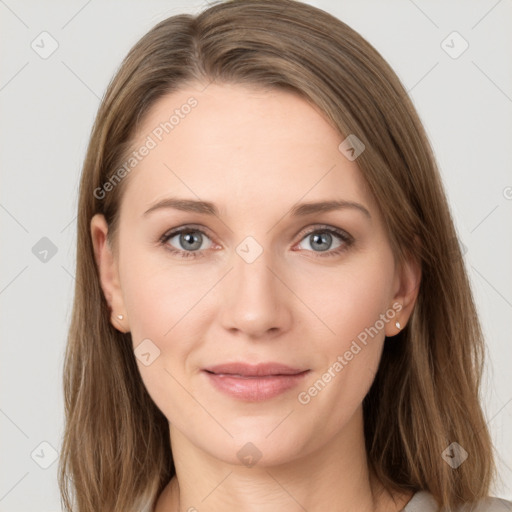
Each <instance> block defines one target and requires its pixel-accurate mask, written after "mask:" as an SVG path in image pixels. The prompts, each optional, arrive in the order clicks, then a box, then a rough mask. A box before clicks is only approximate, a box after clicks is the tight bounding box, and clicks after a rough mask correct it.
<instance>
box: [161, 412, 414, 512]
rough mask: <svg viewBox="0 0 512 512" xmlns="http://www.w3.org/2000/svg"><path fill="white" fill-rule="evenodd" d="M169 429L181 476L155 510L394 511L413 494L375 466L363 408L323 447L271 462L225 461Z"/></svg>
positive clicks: (170, 485)
mask: <svg viewBox="0 0 512 512" xmlns="http://www.w3.org/2000/svg"><path fill="white" fill-rule="evenodd" d="M170 430H171V448H172V452H173V458H174V464H175V468H176V476H175V477H173V478H172V479H171V481H170V482H169V484H168V485H167V487H166V488H165V489H164V491H163V492H162V494H161V495H160V497H159V499H158V502H157V506H156V508H155V512H191V511H199V510H200V511H201V512H218V511H219V510H222V511H223V512H231V511H237V512H241V511H242V512H255V511H257V512H273V511H275V510H287V511H290V512H304V511H305V510H307V511H308V512H319V511H324V510H336V511H337V512H356V511H357V512H388V511H389V512H391V511H399V510H402V508H403V507H404V506H405V504H406V503H407V501H408V500H409V499H410V497H411V494H410V493H402V494H400V495H398V494H395V495H394V496H392V495H391V494H390V493H388V492H387V491H386V490H385V489H384V488H383V486H382V485H381V484H380V482H378V480H377V479H376V478H375V476H374V475H373V474H372V473H371V472H370V469H369V467H368V464H367V458H366V450H365V442H364V436H363V428H362V412H359V413H358V414H356V415H355V416H354V418H352V420H351V422H350V423H349V424H348V425H347V428H346V429H344V430H343V432H341V433H340V434H338V435H337V436H336V437H334V438H332V439H331V440H330V442H329V443H327V444H326V445H324V446H322V447H321V448H320V449H318V450H316V451H313V452H311V453H308V454H307V455H304V456H302V457H299V458H296V459H294V460H291V461H290V460H288V461H286V462H283V463H281V464H277V465H271V466H259V465H258V464H256V465H255V466H252V467H246V466H243V465H234V464H229V463H226V462H224V461H220V460H218V459H216V458H214V457H211V456H210V455H209V454H207V453H205V452H204V451H203V450H200V449H198V448H197V447H196V446H194V445H193V444H192V443H190V441H189V440H188V439H187V438H186V437H185V436H184V435H183V433H181V432H180V431H178V430H177V429H175V428H173V426H172V425H170Z"/></svg>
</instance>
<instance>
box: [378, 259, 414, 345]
mask: <svg viewBox="0 0 512 512" xmlns="http://www.w3.org/2000/svg"><path fill="white" fill-rule="evenodd" d="M397 270H398V271H397V274H396V277H395V294H394V297H393V300H392V306H391V307H392V309H393V310H394V311H395V316H394V318H393V319H392V320H391V321H390V322H387V323H386V329H385V332H386V336H395V335H396V334H398V333H399V332H400V331H401V330H403V328H404V327H405V325H406V324H407V322H408V320H409V318H410V316H411V314H412V312H413V309H414V305H415V304H416V299H417V297H418V293H419V290H420V284H421V263H420V262H419V261H418V260H417V259H416V258H415V257H414V256H412V255H411V256H407V257H406V259H405V260H404V261H403V262H402V263H401V264H400V265H398V268H397ZM397 321H398V322H400V329H399V328H398V327H396V325H395V322H397Z"/></svg>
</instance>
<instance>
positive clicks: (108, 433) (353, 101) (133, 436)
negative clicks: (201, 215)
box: [59, 0, 495, 512]
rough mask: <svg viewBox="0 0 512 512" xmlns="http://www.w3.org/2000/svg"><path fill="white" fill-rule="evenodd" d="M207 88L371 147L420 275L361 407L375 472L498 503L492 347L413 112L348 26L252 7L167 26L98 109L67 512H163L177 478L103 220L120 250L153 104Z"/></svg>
mask: <svg viewBox="0 0 512 512" xmlns="http://www.w3.org/2000/svg"><path fill="white" fill-rule="evenodd" d="M196 81H200V82H202V83H205V84H207V83H209V82H211V81H216V82H219V83H234V84H251V85H258V86H262V87H265V88H284V89H287V90H290V91H295V92H297V93H299V94H301V95H302V97H304V98H305V99H306V100H307V101H309V102H311V103H312V104H314V105H316V106H317V107H318V108H319V109H320V111H321V112H323V113H324V114H325V116H326V118H327V119H328V121H329V122H331V123H332V125H333V126H334V127H335V128H336V129H337V130H338V131H339V133H340V135H343V136H344V137H345V136H348V135H349V134H356V136H357V137H358V138H359V139H360V140H362V141H363V143H364V144H365V146H366V149H365V150H364V151H363V153H361V155H360V156H359V157H358V159H357V164H358V166H359V168H360V170H361V172H362V174H363V176H364V177H365V179H366V183H367V184H368V186H369V188H370V189H371V192H372V193H373V195H374V197H375V198H376V201H377V204H378V206H379V208H380V211H381V213H382V216H383V219H384V221H385V227H386V230H387V234H388V237H389V240H390V244H391V247H392V249H393V252H394V254H395V257H396V259H397V261H403V258H404V257H405V256H406V255H412V256H413V257H414V258H416V259H417V261H419V262H420V263H421V269H422V280H421V285H420V289H419V292H418V298H417V302H416V305H415V308H414V311H413V313H412V316H411V318H410V321H409V323H408V324H407V326H406V327H405V329H403V331H401V332H400V333H399V334H398V335H397V336H395V337H394V338H393V340H392V342H391V340H389V342H388V341H387V340H386V341H385V345H384V352H383V355H382V359H381V364H380V367H379V370H378V373H377V375H376V378H375V381H374V383H373V385H372V387H371V389H370V391H369V393H368V395H367V396H366V397H365V399H364V402H363V410H364V425H365V438H366V446H367V453H368V461H369V463H370V465H371V467H372V468H373V469H374V471H375V473H376V475H377V476H378V478H379V479H380V480H381V481H382V482H383V483H384V485H385V486H386V487H387V488H388V489H390V490H393V489H395V490H400V489H401V490H410V491H417V490H427V491H430V492H431V493H432V494H433V495H434V497H435V498H436V500H437V501H438V503H439V505H440V506H443V507H446V509H447V510H449V509H450V508H452V507H455V506H456V505H458V504H460V503H463V502H470V501H474V500H476V499H479V498H481V497H484V496H486V495H488V492H489V487H490V484H491V482H492V479H493V478H494V474H495V466H494V461H493V453H492V444H491V440H490V436H489V432H488V429H487V426H486V422H485V419H484V416H483V413H482V410H481V406H480V403H479V386H480V379H481V372H482V367H483V356H484V342H483V335H482V331H481V327H480V324H479V321H478V318H477V313H476V308H475V304H474V302H473V298H472V292H471V289H470V284H469V280H468V276H467V274H466V270H465V266H464V261H463V258H462V254H461V250H460V247H459V243H458V239H457V234H456V231H455V229H454V223H453V220H452V217H451V213H450V210H449V207H448V204H447V200H446V196H445V192H444V190H443V186H442V183H441V179H440V175H439V171H438V169H437V165H436V162H435V158H434V156H433V152H432V150H431V147H430V144H429V141H428V139H427V136H426V134H425V131H424V129H423V126H422V124H421V122H420V119H419V117H418V114H417V113H416V111H415V109H414V107H413V105H412V102H411V101H410V99H409V97H408V96H407V93H406V91H405V89H404V87H403V86H402V84H401V83H400V81H399V79H398V77H397V76H396V74H395V73H394V72H393V70H392V69H391V68H390V66H389V65H388V64H387V63H386V61H385V60H384V59H383V58H382V56H381V55H380V54H379V53H378V52H377V51H376V50H375V49H374V48H373V47H372V46H371V45H370V44H369V43H368V42H367V41H366V40H365V39H363V38H362V37H361V36H360V35H359V34H358V33H357V32H356V31H354V30H353V29H351V28H350V27H349V26H347V25H346V24H345V23H343V22H342V21H340V20H338V19H336V18H334V17H333V16H331V15H329V14H328V13H326V12H324V11H322V10H320V9H317V8H314V7H312V6H309V5H306V4H303V3H300V2H296V1H293V0H239V1H227V2H223V3H217V4H214V5H213V6H211V7H209V8H208V9H206V10H205V11H203V12H202V13H200V14H198V15H197V16H192V15H178V16H172V17H170V18H168V19H166V20H164V21H162V22H161V23H159V24H158V25H156V26H155V27H154V28H153V29H152V30H151V31H149V32H148V33H147V34H146V35H145V36H144V37H143V38H142V39H141V40H140V41H139V42H138V43H137V44H136V45H135V46H134V47H133V48H132V50H131V51H130V52H129V54H128V55H127V57H126V58H125V60H124V61H123V63H122V66H121V67H120V69H119V71H118V72H117V74H116V75H115V77H114V78H113V80H112V81H111V83H110V85H109V87H108V89H107V91H106V94H105V96H104V98H103V101H102V103H101V106H100V108H99V111H98V114H97V117H96V121H95V124H94V127H93V130H92V134H91V138H90V143H89V147H88V151H87V155H86V158H85V163H84V167H83V172H82V177H81V183H80V191H79V205H78V230H77V236H78V240H77V268H76V288H75V298H74V305H73V314H72V321H71V325H70V330H69V339H68V345H67V349H66V356H65V368H64V396H65V413H66V426H65V433H64V438H63V445H62V453H61V459H60V466H59V485H60V489H61V494H62V500H63V504H64V507H65V510H67V511H71V510H74V511H77V512H86V511H87V512H92V511H94V512H130V511H136V510H139V509H140V508H141V506H143V504H144V503H154V502H155V501H156V498H157V497H158V495H159V493H160V492H161V491H162V489H163V487H164V486H165V485H166V484H167V482H168V481H169V479H170V478H171V477H172V476H173V475H174V474H175V470H174V465H173V459H172V453H171V450H170V442H169V426H168V422H167V419H166V418H165V416H164V415H163V414H162V412H161V411H160V410H159V409H158V408H157V407H156V405H155V404H154V403H153V401H152V400H151V398H150V396H149V395H148V393H147V391H146V389H145V387H144V384H143V382H142V379H141V377H140V374H139V371H138V368H137V364H136V362H135V358H134V354H133V350H132V344H131V339H130V334H129V333H128V334H122V333H120V332H119V331H118V330H116V329H115V328H114V327H113V326H112V325H111V323H110V320H109V318H110V312H109V306H108V304H107V302H106V300H105V297H104V295H103V293H102V290H101V287H100V281H99V274H98V270H97V266H96V263H95V258H94V250H93V244H92V239H91V233H90V221H91V218H92V216H93V215H94V214H96V213H102V214H103V215H105V218H106V220H107V223H108V225H109V239H110V240H111V241H112V242H115V233H116V226H117V221H118V213H119V204H120V198H121V197H122V193H123V188H124V186H125V182H126V180H124V181H121V182H120V183H119V184H118V185H117V186H116V187H114V188H113V190H112V191H111V192H109V193H108V194H106V195H105V196H104V197H102V196H100V195H99V194H98V193H95V191H97V190H98V189H101V187H102V186H103V184H105V183H106V182H108V181H109V180H111V179H112V178H113V177H114V174H115V173H116V171H117V170H118V169H119V166H121V165H122V162H123V161H125V159H126V155H127V154H128V152H129V151H130V150H133V147H132V144H133V140H134V137H135V136H136V135H137V127H138V126H139V123H140V121H141V119H142V118H143V116H144V115H145V114H146V113H147V112H148V110H149V109H150V108H151V107H152V106H153V105H154V104H155V102H157V101H158V100H159V98H161V97H162V96H163V95H165V94H168V93H171V92H172V91H175V90H177V89H179V88H181V87H183V86H184V85H185V84H187V83H193V82H196ZM340 140H341V139H340ZM452 442H457V443H458V444H459V445H461V446H462V447H463V448H464V450H465V451H466V452H467V453H468V454H469V458H468V460H467V461H465V462H464V463H463V464H461V465H460V466H459V467H458V468H456V469H455V468H452V467H451V466H450V465H449V464H447V463H446V462H445V460H443V457H442V452H443V451H444V450H445V449H446V448H447V447H448V446H449V445H450V444H451V443H452Z"/></svg>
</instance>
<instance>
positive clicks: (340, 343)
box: [91, 84, 421, 512]
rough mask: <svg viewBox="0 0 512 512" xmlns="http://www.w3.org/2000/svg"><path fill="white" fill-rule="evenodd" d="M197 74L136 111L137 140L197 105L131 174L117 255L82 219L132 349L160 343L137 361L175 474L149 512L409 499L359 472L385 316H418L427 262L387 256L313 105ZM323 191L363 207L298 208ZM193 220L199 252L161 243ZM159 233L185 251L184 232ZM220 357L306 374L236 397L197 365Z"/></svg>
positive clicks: (100, 222)
mask: <svg viewBox="0 0 512 512" xmlns="http://www.w3.org/2000/svg"><path fill="white" fill-rule="evenodd" d="M204 87H205V84H193V85H189V86H187V88H184V89H182V90H180V91H178V92H174V93H172V94H168V95H167V96H165V97H164V98H162V99H160V100H159V101H158V102H157V103H156V104H155V105H154V106H153V108H152V109H151V111H150V112H149V114H148V115H147V116H146V118H145V119H144V122H143V123H142V125H141V127H140V129H139V132H138V142H137V144H135V146H134V147H139V146H140V143H142V142H143V141H144V140H145V138H146V137H147V135H148V134H150V133H151V132H152V130H153V129H154V128H155V127H156V126H158V125H159V124H160V123H161V122H163V121H164V120H166V119H168V118H169V112H172V111H173V110H174V109H175V108H179V107H180V105H183V104H184V103H186V101H187V99H188V98H189V97H190V96H194V98H196V99H197V101H198V105H197V107H195V109H193V110H192V111H191V112H190V114H189V115H188V116H186V117H185V118H184V119H182V120H180V123H179V124H178V125H177V126H175V128H174V130H173V131H172V132H171V133H170V134H168V135H166V136H165V137H164V138H163V140H162V141H161V142H160V143H159V144H158V145H157V147H156V148H154V149H152V150H151V151H150V153H149V155H147V156H146V157H145V158H144V159H142V161H141V162H140V163H139V164H138V165H137V166H136V168H135V169H134V170H133V171H131V174H130V175H129V176H128V177H127V178H125V179H128V180H129V181H128V183H126V185H127V187H126V189H125V193H124V196H123V198H122V202H121V213H120V224H119V231H118V238H117V243H118V246H117V248H118V250H117V251H113V250H112V249H111V247H110V245H109V244H108V243H106V234H107V231H108V227H107V225H106V223H105V220H104V218H103V216H101V215H96V216H95V217H94V218H93V219H92V221H91V235H92V238H93V242H94V246H95V252H96V259H97V263H98V266H99V268H100V278H101V285H102V288H103V291H104V293H105V296H106V298H107V301H108V302H109V304H110V305H111V308H112V317H111V321H112V323H113V325H114V326H115V327H116V328H117V329H119V330H120V331H122V332H128V331H130V332H131V334H132V340H133V348H134V349H135V348H136V347H137V346H138V345H139V344H140V343H141V342H142V340H145V339H150V340H151V342H152V343H153V344H154V345H156V346H157V347H158V349H159V350H160V355H159V356H158V357H157V358H156V359H155V360H154V361H153V362H152V363H151V364H150V365H149V366H145V365H144V364H142V363H141V362H140V361H139V360H137V364H138V367H139V370H140V373H141V376H142V379H143V381H144V384H145V386H146V388H147V390H148V392H149V394H150V396H151V397H152V399H153V400H154V401H155V403H156V404H157V406H158V407H159V408H160V410H161V411H162V412H163V413H164V414H165V416H166V417H167V419H168V420H169V423H170V442H171V447H172V451H173V456H174V462H175V466H176V471H177V478H176V477H174V478H173V479H172V480H171V481H170V482H169V484H168V485H167V487H166V488H165V489H164V491H163V492H162V494H161V495H160V498H159V500H158V503H157V506H156V509H155V510H156V511H157V512H164V511H168V512H171V511H172V512H174V511H178V510H179V511H180V512H181V511H187V510H194V509H191V508H190V507H194V508H195V509H197V510H200V511H219V510H222V511H225V512H229V511H235V510H236V511H240V510H242V511H259V512H267V511H275V510H287V511H292V512H293V511H303V510H304V509H306V510H307V511H308V512H316V511H320V510H328V509H329V510H332V508H333V504H336V505H335V506H336V510H338V511H345V512H350V511H358V512H362V511H363V512H364V511H392V510H401V509H402V508H403V507H404V506H405V504H406V503H407V501H408V500H409V499H410V498H411V494H410V493H406V492H404V493H401V494H400V493H394V494H390V493H389V492H387V491H385V490H384V489H383V488H382V486H381V485H380V483H379V482H378V481H377V480H376V478H375V477H374V475H373V474H372V473H371V472H370V471H369V468H368V465H367V462H366V451H365V446H364V436H363V416H362V401H363V398H364V396H365V395H366V393H367V391H368V390H369V388H370V385H371V383H372V381H373V378H374V375H375V372H376V370H377V368H378V364H379V360H380V356H381V353H382V348H383V343H384V337H385V336H388V337H392V336H394V335H395V334H397V332H398V329H397V327H395V321H396V320H397V319H398V320H399V321H400V323H401V325H402V328H403V326H405V324H406V323H407V320H408V318H409V316H410V314H411V312H412V309H413V306H414V302H415V300H416V297H417V290H418V285H419V282H420V278H421V273H420V269H419V267H418V265H417V263H416V262H414V261H408V262H406V264H405V265H403V266H401V267H399V266H398V265H397V264H396V262H395V259H394V257H393V254H392V251H391V248H390V245H389V241H388V239H387V237H386V234H385V231H384V227H383V223H382V218H381V216H380V213H379V211H378V208H377V204H376V203H375V200H374V199H373V197H372V196H371V195H370V194H369V193H368V191H367V189H366V188H365V182H364V180H363V177H362V174H361V171H360V170H359V168H358V166H357V160H355V161H350V160H348V159H347V158H346V157H345V156H344V155H343V154H342V153H341V152H340V151H339V150H338V145H339V144H340V143H341V142H342V140H343V139H344V137H342V136H340V134H339V133H337V131H336V130H335V129H334V128H333V127H332V126H331V125H330V124H329V123H328V122H327V121H326V119H325V118H324V116H323V115H322V114H321V113H320V111H319V110H318V109H317V108H316V107H313V106H311V105H310V104H309V103H307V102H306V101H305V100H304V99H302V98H300V97H299V96H298V95H295V94H293V93H290V92H284V91H278V90H272V91H269V90H262V89H258V88H254V87H247V86H241V85H226V84H211V85H209V86H208V87H207V88H206V89H204ZM203 89H204V90H203ZM171 195H172V196H178V197H180V198H187V199H196V200H197V199H199V198H200V199H201V200H205V201H211V202H213V203H215V205H217V207H218V209H219V216H211V215H206V214H202V213H191V212H184V211H179V210H176V209H171V208H163V209H158V210H155V211H154V212H152V213H150V214H148V215H144V212H145V211H146V210H148V209H149V208H150V207H151V206H152V205H154V204H155V203H156V202H158V201H160V200H161V199H163V198H165V197H168V196H171ZM331 199H343V200H347V201H354V202H357V203H359V204H361V205H363V206H364V207H365V208H366V209H367V210H368V211H369V213H370V215H371V218H369V217H367V216H366V215H365V214H363V213H362V212H361V211H359V210H357V209H356V208H345V209H341V210H336V211H330V212H320V213H313V214H310V215H308V216H306V217H297V218H293V217H292V216H291V215H290V209H291V208H292V207H293V206H294V205H295V204H296V203H298V202H313V201H320V200H331ZM189 224H194V225H195V227H196V228H197V227H198V226H197V225H199V227H200V228H202V229H203V231H204V232H205V235H203V238H202V240H203V243H202V245H201V246H200V247H201V248H200V250H199V252H202V254H203V256H202V257H199V258H180V257H179V256H178V255H174V254H172V253H171V252H170V251H168V250H167V249H166V248H165V243H164V244H162V243H159V239H160V238H161V237H162V235H163V234H165V233H166V232H169V231H170V230H171V229H172V228H176V227H180V226H184V225H189ZM319 224H320V226H319ZM322 225H327V226H331V227H335V228H339V229H341V230H344V231H345V232H346V233H348V234H349V235H350V236H351V237H353V240H354V241H353V243H352V244H347V243H346V242H344V241H343V240H341V239H338V238H337V237H336V235H332V239H331V240H330V241H329V240H328V241H327V243H326V244H327V251H330V252H331V253H332V252H333V251H334V250H336V249H337V248H338V247H340V246H343V245H344V246H345V249H344V250H343V252H341V253H340V254H338V255H333V256H330V257H329V256H322V255H323V254H324V253H325V252H326V251H321V250H319V249H318V248H317V246H315V241H314V240H313V237H312V236H311V233H318V232H320V234H321V232H322V231H321V227H322ZM194 234H195V235H196V236H197V237H199V238H200V237H201V234H200V233H197V232H194ZM247 236H252V237H253V238H254V239H255V240H256V241H257V244H259V246H260V247H261V249H262V251H263V252H262V253H261V255H260V256H259V257H258V258H256V259H255V261H253V262H251V263H248V262H247V261H246V260H244V259H243V258H242V257H240V256H239V254H238V253H237V252H236V248H237V246H239V244H240V243H241V242H242V241H243V240H244V239H245V238H246V237H247ZM166 244H167V246H171V247H174V248H175V249H177V250H181V251H182V252H186V251H187V246H186V245H183V244H181V245H180V237H179V236H174V237H173V238H171V239H170V240H168V241H167V242H166ZM329 244H330V245H329ZM188 252H192V251H190V250H188ZM196 252H197V251H196ZM394 303H399V304H400V305H401V306H402V309H401V311H400V312H399V313H398V314H397V317H396V318H394V319H393V320H392V321H389V322H387V323H385V325H384V328H383V329H381V330H380V331H379V333H378V335H376V336H374V337H373V338H370V339H369V342H368V344H367V345H366V346H364V348H362V350H361V351H360V352H359V353H358V354H357V355H355V356H354V357H353V359H352V360H351V361H349V362H348V364H347V365H346V366H344V368H343V370H342V371H340V372H338V373H336V377H334V378H332V380H331V381H330V382H329V383H328V384H327V385H326V386H325V388H324V389H323V390H321V392H319V393H318V394H317V395H316V396H314V397H312V398H311V401H310V402H309V403H307V404H305V405H303V404H301V403H300V402H299V401H298V399H297V395H298V393H299V392H301V391H307V390H308V388H309V387H310V386H312V385H313V384H314V383H315V381H317V380H318V379H319V378H321V376H322V375H323V374H324V373H325V371H326V370H327V369H328V368H329V367H331V366H332V365H333V363H334V362H335V361H336V360H337V357H338V356H339V355H343V354H344V353H345V352H346V351H347V350H348V349H349V347H350V345H351V343H352V341H353V340H354V339H356V337H357V335H358V334H359V333H361V332H362V331H364V329H365V328H368V327H370V326H373V325H374V324H375V323H376V320H378V319H379V315H380V314H382V313H385V312H386V311H388V310H390V308H392V304H394ZM118 314H122V315H123V316H124V318H123V319H122V320H119V319H118V318H117V317H116V315H118ZM390 342H392V340H390ZM228 361H245V362H249V363H257V362H266V361H277V362H282V363H285V364H288V365H290V366H293V367H299V368H304V369H310V370H311V372H310V374H309V375H308V376H307V377H306V379H305V380H304V381H303V384H301V385H299V386H298V387H297V388H294V389H292V390H290V391H287V392H285V393H284V394H282V395H279V396H277V397H274V398H272V399H269V400H266V401H262V402H247V401H245V402H244V401H240V400H236V399H234V398H232V397H230V396H228V395H225V394H223V393H221V392H219V391H218V390H216V389H215V388H213V386H212V385H211V384H210V382H209V381H208V379H207V378H206V377H205V375H204V374H203V373H202V372H201V369H202V368H204V367H205V366H207V365H213V364H219V363H223V362H228ZM248 442H251V443H252V444H253V445H254V446H256V447H257V449H258V450H259V452H261V458H260V459H259V460H258V462H257V464H256V465H254V466H252V467H248V466H247V465H244V464H243V463H242V462H241V460H240V459H239V458H238V457H237V452H238V451H239V450H240V449H241V448H242V447H244V445H246V443H248Z"/></svg>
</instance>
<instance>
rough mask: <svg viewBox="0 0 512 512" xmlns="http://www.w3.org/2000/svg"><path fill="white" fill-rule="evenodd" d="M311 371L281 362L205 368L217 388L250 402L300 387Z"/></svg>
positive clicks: (231, 364) (228, 364)
mask: <svg viewBox="0 0 512 512" xmlns="http://www.w3.org/2000/svg"><path fill="white" fill-rule="evenodd" d="M309 372H310V370H309V369H306V370H304V369H301V368H293V367H291V366H287V365H284V364H281V363H260V364H256V365H251V364H246V363H226V364H220V365H216V366H211V367H208V368H205V369H204V370H203V373H204V375H205V376H206V377H207V378H208V380H209V382H210V383H211V384H212V385H213V387H214V388H215V389H216V390H217V391H220V392H222V393H224V394H227V395H228V396H230V397H232V398H236V399H238V400H243V401H246V402H259V401H262V400H268V399H270V398H273V397H276V396H278V395H280V394H283V393H285V392H286V391H288V390H290V389H292V388H293V387H295V386H297V385H298V384H299V383H300V382H301V381H302V379H303V378H304V376H305V375H306V374H308V373H309Z"/></svg>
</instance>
